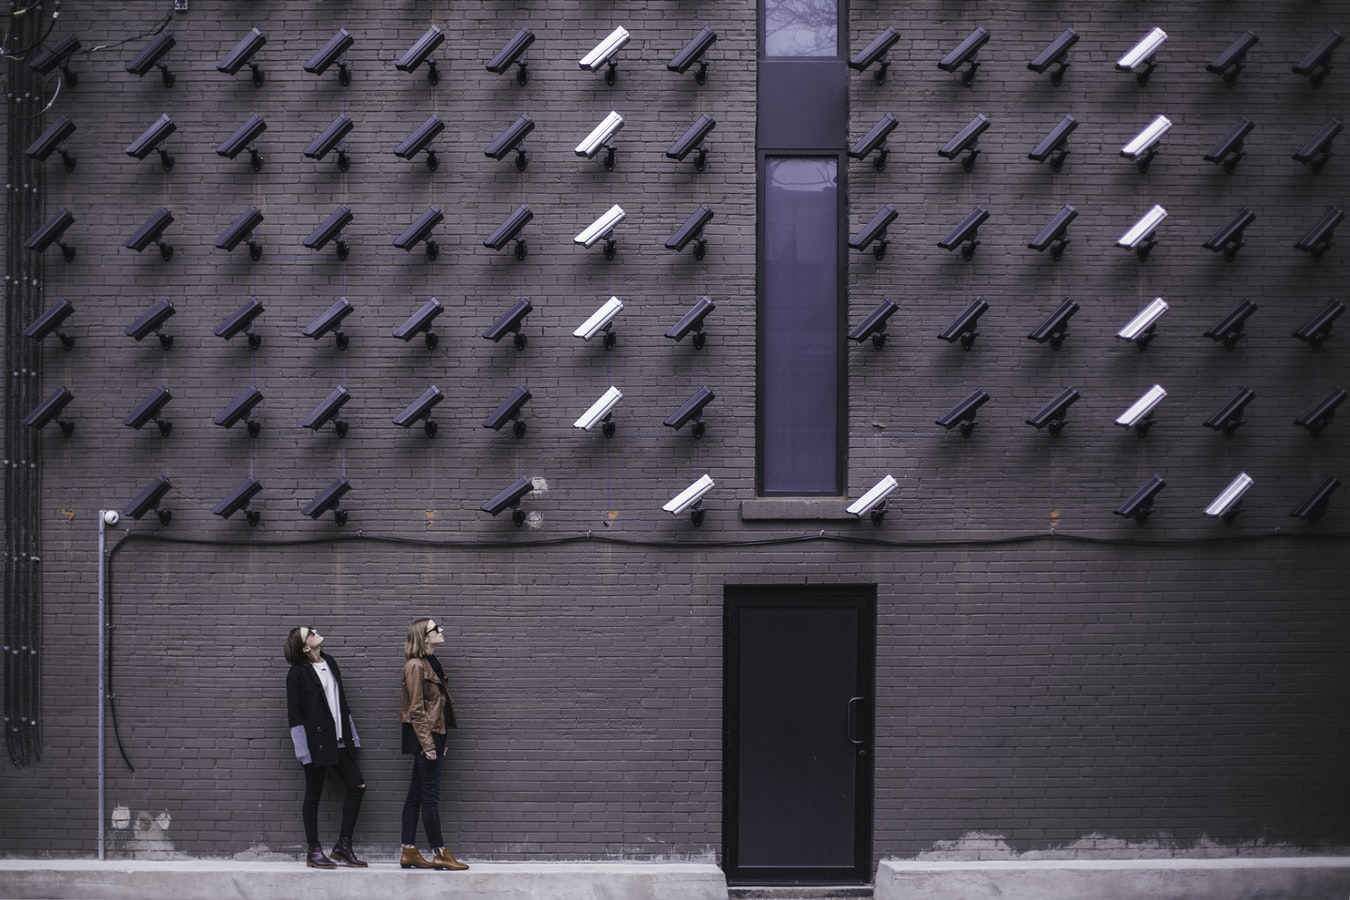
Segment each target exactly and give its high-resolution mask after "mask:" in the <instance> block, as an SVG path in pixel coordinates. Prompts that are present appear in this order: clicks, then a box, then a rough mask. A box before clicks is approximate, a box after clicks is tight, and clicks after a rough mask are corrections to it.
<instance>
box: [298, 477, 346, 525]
mask: <svg viewBox="0 0 1350 900" xmlns="http://www.w3.org/2000/svg"><path fill="white" fill-rule="evenodd" d="M351 489H352V485H351V482H349V481H348V480H347V479H346V478H341V477H339V478H335V479H334V480H333V481H331V482H329V484H328V486H327V487H326V488H324V489H323V490H321V491H319V493H318V494H316V495H315V496H314V499H313V500H311V501H309V502H308V503H306V504H305V506H304V508H303V509H301V510H300V512H301V513H303V514H304V515H307V516H309V517H310V518H311V519H318V518H319V517H320V516H322V515H323V514H324V513H326V512H329V511H331V512H332V513H333V521H334V522H335V523H337V524H338V525H346V524H347V510H345V509H343V508H342V498H343V497H345V496H346V495H347V492H348V491H350V490H351Z"/></svg>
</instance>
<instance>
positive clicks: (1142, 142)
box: [1120, 116, 1172, 170]
mask: <svg viewBox="0 0 1350 900" xmlns="http://www.w3.org/2000/svg"><path fill="white" fill-rule="evenodd" d="M1171 129H1172V120H1171V119H1169V118H1167V116H1157V117H1156V118H1154V120H1153V121H1152V122H1150V123H1148V125H1147V126H1145V127H1144V130H1143V131H1141V132H1139V133H1138V134H1137V135H1135V136H1134V138H1133V139H1132V140H1131V141H1130V142H1129V143H1128V144H1126V145H1125V146H1124V147H1121V148H1120V155H1121V156H1123V157H1125V158H1126V159H1132V160H1134V161H1135V162H1137V163H1138V164H1139V167H1140V169H1141V170H1143V169H1146V168H1148V163H1149V161H1150V160H1152V158H1153V156H1154V154H1156V153H1157V152H1158V142H1159V141H1161V140H1162V139H1163V135H1165V134H1167V132H1168V131H1170V130H1171Z"/></svg>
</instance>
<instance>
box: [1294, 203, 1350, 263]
mask: <svg viewBox="0 0 1350 900" xmlns="http://www.w3.org/2000/svg"><path fill="white" fill-rule="evenodd" d="M1344 218H1345V213H1344V212H1343V211H1341V210H1340V209H1339V208H1338V207H1335V206H1333V207H1332V208H1331V209H1329V210H1327V211H1326V213H1324V214H1323V216H1322V218H1320V219H1318V220H1317V222H1316V224H1314V225H1313V227H1312V228H1310V229H1308V233H1307V234H1305V235H1304V236H1303V238H1302V239H1301V240H1299V242H1298V243H1296V244H1294V248H1295V249H1297V250H1302V251H1303V252H1304V253H1311V254H1312V258H1313V259H1315V260H1318V259H1321V258H1322V254H1324V253H1326V252H1327V251H1328V250H1330V249H1331V241H1332V238H1334V237H1335V236H1336V226H1337V225H1339V224H1341V220H1342V219H1344Z"/></svg>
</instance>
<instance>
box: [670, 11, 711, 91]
mask: <svg viewBox="0 0 1350 900" xmlns="http://www.w3.org/2000/svg"><path fill="white" fill-rule="evenodd" d="M716 42H717V32H715V31H713V30H712V29H711V28H709V27H708V26H707V25H704V26H703V27H702V28H701V29H699V32H698V34H696V35H694V36H693V37H692V38H690V39H689V41H688V43H686V44H685V45H684V46H683V47H681V48H680V52H679V53H676V54H675V55H674V56H673V57H671V59H670V62H668V63H666V68H667V69H669V70H670V71H672V72H676V73H678V74H680V75H683V74H684V73H685V72H688V71H689V68H690V67H691V66H693V65H694V63H695V62H697V63H698V71H697V72H695V73H694V82H695V83H696V84H703V83H705V82H706V81H707V80H708V56H707V54H708V49H709V48H710V47H712V45H713V44H715V43H716Z"/></svg>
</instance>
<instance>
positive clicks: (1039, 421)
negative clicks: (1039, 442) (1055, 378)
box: [1027, 387, 1079, 437]
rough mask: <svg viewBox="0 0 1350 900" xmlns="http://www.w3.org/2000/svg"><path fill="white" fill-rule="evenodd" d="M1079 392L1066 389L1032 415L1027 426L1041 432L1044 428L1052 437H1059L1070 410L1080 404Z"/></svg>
mask: <svg viewBox="0 0 1350 900" xmlns="http://www.w3.org/2000/svg"><path fill="white" fill-rule="evenodd" d="M1078 396H1079V395H1078V391H1077V390H1075V389H1074V388H1071V387H1066V388H1065V389H1064V390H1062V391H1060V392H1059V393H1058V394H1056V395H1055V396H1054V398H1053V399H1052V400H1051V401H1050V402H1049V403H1047V404H1045V405H1044V406H1042V407H1041V408H1040V409H1038V410H1037V411H1036V412H1034V413H1032V415H1031V418H1029V419H1027V424H1028V425H1030V426H1031V427H1033V428H1035V429H1036V430H1037V431H1040V430H1041V429H1042V428H1044V429H1045V430H1046V431H1049V432H1050V436H1051V437H1059V433H1060V432H1061V431H1063V430H1064V421H1065V419H1066V418H1068V410H1069V407H1070V406H1073V405H1074V404H1075V403H1077V402H1078Z"/></svg>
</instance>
